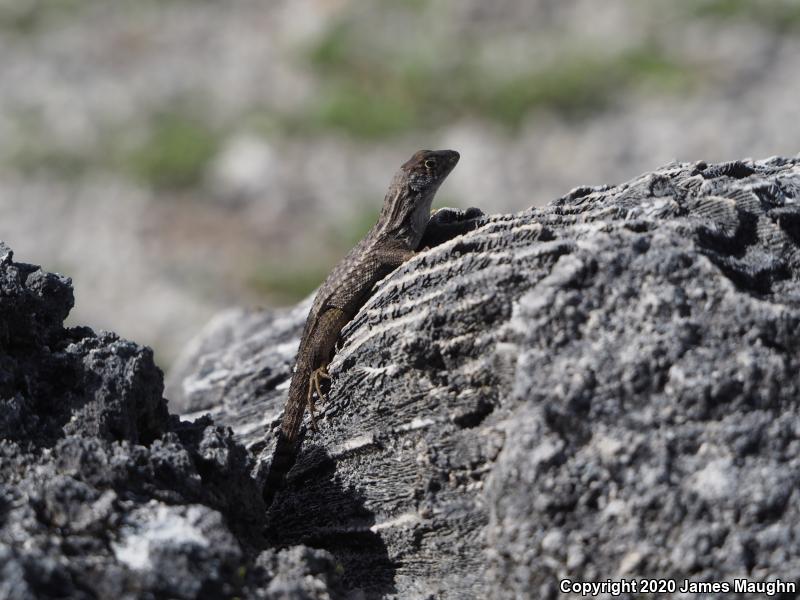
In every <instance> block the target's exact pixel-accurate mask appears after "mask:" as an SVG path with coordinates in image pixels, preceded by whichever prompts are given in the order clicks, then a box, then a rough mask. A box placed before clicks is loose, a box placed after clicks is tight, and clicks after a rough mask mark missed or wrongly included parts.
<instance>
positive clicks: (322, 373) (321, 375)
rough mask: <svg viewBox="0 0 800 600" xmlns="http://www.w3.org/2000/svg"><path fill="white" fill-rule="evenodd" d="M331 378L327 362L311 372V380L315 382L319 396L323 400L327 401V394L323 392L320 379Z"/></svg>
mask: <svg viewBox="0 0 800 600" xmlns="http://www.w3.org/2000/svg"><path fill="white" fill-rule="evenodd" d="M330 378H331V376H330V375H328V365H327V364H325V365H322V366H321V367H319V368H318V369H316V370H315V371H314V372H313V373H312V374H311V380H312V381H313V382H314V389H315V390H316V392H317V397H318V398H319V399H320V400H321V401H323V402H325V400H326V398H325V394H323V393H322V387H321V385H320V379H327V380H329V381H330Z"/></svg>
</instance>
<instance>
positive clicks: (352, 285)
mask: <svg viewBox="0 0 800 600" xmlns="http://www.w3.org/2000/svg"><path fill="white" fill-rule="evenodd" d="M459 158H460V156H459V154H458V152H456V151H454V150H420V151H419V152H417V153H415V154H414V155H413V156H412V157H411V158H410V159H409V160H407V161H406V162H405V163H404V164H403V165H402V166H401V167H400V169H399V170H398V171H397V172H396V173H395V175H394V177H393V179H392V181H391V184H390V185H389V190H388V191H387V192H386V197H385V199H384V202H383V208H382V209H381V212H380V215H379V217H378V221H377V223H375V225H374V226H373V227H372V228H371V229H370V230H369V232H367V234H366V235H365V236H364V238H362V239H361V241H360V242H358V243H357V244H356V245H355V247H354V248H353V249H352V250H351V251H350V252H349V253H348V254H347V255H346V256H345V257H344V258H343V259H342V260H341V261H340V262H339V263H338V264H337V265H336V266H335V267H334V268H333V270H332V271H331V272H330V274H329V275H328V277H327V278H326V279H325V281H324V282H323V284H322V285H321V286H320V288H319V290H318V291H317V293H316V296H315V297H314V301H313V303H312V305H311V310H310V311H309V314H308V318H307V319H306V322H305V326H304V328H303V333H302V335H301V336H300V347H299V349H298V351H297V358H296V359H295V366H294V369H293V374H292V380H291V383H290V384H289V396H288V399H287V401H286V405H285V408H284V411H283V418H282V420H281V425H280V429H279V431H278V436H277V441H276V445H275V449H274V451H273V454H272V461H271V463H270V466H269V470H268V472H267V476H266V479H265V480H264V488H263V497H264V502H265V504H266V506H267V508H269V506H270V505H271V504H272V501H273V499H274V496H275V493H276V492H277V491H278V490H279V489H280V488H281V487H282V485H283V482H284V480H285V478H286V474H287V473H288V472H289V470H290V469H291V468H292V466H293V465H294V463H295V460H296V458H297V453H298V450H299V436H300V427H301V425H302V422H303V416H304V414H305V411H306V409H308V411H309V414H310V417H311V427H312V429H314V430H316V428H317V426H316V420H315V419H314V394H315V393H316V394H317V396H318V397H319V398H320V399H323V395H322V388H321V380H323V379H330V376H329V375H328V371H327V367H328V363H329V362H330V360H331V358H332V356H333V352H334V348H335V345H336V340H337V339H338V337H339V333H340V332H341V330H342V329H343V328H344V326H345V325H347V323H348V322H350V320H352V318H353V317H354V316H355V315H356V313H357V312H358V310H359V309H360V308H361V307H362V306H363V305H364V303H365V302H366V301H367V299H368V297H369V294H370V291H371V290H372V287H373V286H374V285H375V284H376V283H377V282H378V281H380V280H381V279H383V278H384V277H385V276H386V275H388V274H389V273H390V272H392V271H393V270H394V269H396V268H397V267H399V266H400V265H401V264H403V263H404V262H406V261H407V260H409V259H410V258H411V257H413V256H414V255H415V254H416V253H417V250H418V249H419V247H420V244H421V242H422V240H423V235H424V234H425V230H426V226H427V225H428V219H429V217H430V215H431V204H432V203H433V198H434V196H435V195H436V192H437V190H438V189H439V186H440V185H441V184H442V182H443V181H444V180H445V178H447V176H448V175H449V174H450V172H451V171H452V170H453V168H454V167H455V166H456V163H458V160H459ZM470 210H472V211H476V210H477V209H470ZM477 212H478V213H479V214H482V213H481V212H480V211H479V210H477ZM470 214H471V215H472V216H475V213H474V212H473V213H469V212H468V213H467V216H468V218H469V216H470ZM443 217H444V218H443V219H442V222H443V223H444V224H445V225H447V223H446V219H447V215H443ZM430 218H431V221H433V218H432V217H430Z"/></svg>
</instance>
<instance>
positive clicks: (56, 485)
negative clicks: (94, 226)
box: [0, 243, 336, 600]
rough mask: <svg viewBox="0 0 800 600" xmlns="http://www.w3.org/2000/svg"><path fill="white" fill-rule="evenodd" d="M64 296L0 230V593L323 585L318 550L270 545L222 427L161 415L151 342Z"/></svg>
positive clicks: (171, 593) (244, 471)
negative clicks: (94, 327)
mask: <svg viewBox="0 0 800 600" xmlns="http://www.w3.org/2000/svg"><path fill="white" fill-rule="evenodd" d="M72 304H73V296H72V287H71V282H70V280H69V279H67V278H65V277H62V276H59V275H55V274H52V273H46V272H44V271H43V270H41V269H40V268H39V267H36V266H33V265H28V264H24V263H19V262H15V261H14V260H13V254H12V252H11V250H10V249H9V248H8V247H7V246H5V245H3V244H2V243H0V599H3V600H6V599H13V600H17V599H20V600H22V599H33V598H70V599H73V598H75V599H88V598H118V599H129V598H131V599H132V598H226V597H231V596H233V595H236V594H239V595H246V596H258V597H266V598H286V597H295V598H304V597H313V598H326V597H329V595H328V580H329V578H331V582H332V585H331V589H334V590H335V589H336V587H335V582H334V579H335V577H336V574H335V563H334V562H333V559H332V557H330V555H328V554H326V553H325V552H322V551H319V550H313V549H310V548H296V549H292V550H291V551H277V550H271V549H269V548H268V547H267V546H266V544H265V542H264V539H263V537H262V532H263V528H264V514H265V510H264V505H263V502H262V501H261V494H260V488H259V487H258V485H257V483H256V480H254V478H253V477H252V475H251V470H252V469H253V467H254V466H255V463H254V461H253V459H252V457H251V456H250V454H249V453H248V452H247V451H246V450H245V448H243V447H242V446H241V445H240V444H238V443H237V442H236V441H235V440H234V439H233V437H232V434H231V432H230V431H229V430H227V429H225V428H224V427H221V426H217V425H214V424H213V423H212V422H211V420H210V419H208V418H202V419H198V420H196V421H194V422H191V423H190V422H185V421H184V422H181V421H179V419H177V417H174V416H170V415H169V414H168V412H167V403H166V401H165V400H164V398H163V397H162V391H163V382H162V379H163V377H162V373H161V371H160V370H159V369H158V368H157V367H156V365H155V364H154V362H153V355H152V352H151V350H150V349H149V348H144V347H142V346H138V345H137V344H134V343H132V342H129V341H126V340H122V339H120V338H118V337H117V336H116V335H114V334H113V333H108V332H101V333H99V334H95V333H94V332H92V331H91V330H90V329H87V328H72V329H65V328H64V327H63V326H62V322H63V320H64V318H65V317H66V316H67V313H68V312H69V310H70V308H71V307H72Z"/></svg>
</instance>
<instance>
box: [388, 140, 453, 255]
mask: <svg viewBox="0 0 800 600" xmlns="http://www.w3.org/2000/svg"><path fill="white" fill-rule="evenodd" d="M458 159H459V154H458V152H456V151H455V150H420V151H419V152H417V153H416V154H414V156H412V157H411V158H410V159H408V160H407V161H406V162H405V163H403V166H402V167H400V170H399V171H397V173H396V174H395V176H394V179H393V180H392V185H391V186H390V187H389V192H388V193H387V194H386V201H385V202H384V206H383V212H382V213H381V217H380V220H379V221H378V227H380V229H381V230H382V231H384V232H385V233H387V234H389V235H392V236H393V237H396V238H399V239H402V240H404V242H405V243H406V244H407V245H408V246H409V247H410V248H416V247H417V245H418V244H419V242H420V240H421V239H422V235H423V233H424V232H425V226H426V225H427V223H428V219H429V218H430V213H431V204H432V203H433V197H434V196H435V195H436V190H438V189H439V186H440V185H441V184H442V182H443V181H444V180H445V179H446V178H447V176H448V175H449V174H450V171H452V170H453V167H455V166H456V163H457V162H458Z"/></svg>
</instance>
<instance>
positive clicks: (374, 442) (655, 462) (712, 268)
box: [170, 158, 800, 598]
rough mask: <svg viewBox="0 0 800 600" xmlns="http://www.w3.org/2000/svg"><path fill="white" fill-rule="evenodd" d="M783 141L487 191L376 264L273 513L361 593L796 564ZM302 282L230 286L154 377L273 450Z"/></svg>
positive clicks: (793, 371) (797, 260)
mask: <svg viewBox="0 0 800 600" xmlns="http://www.w3.org/2000/svg"><path fill="white" fill-rule="evenodd" d="M798 203H800V160H798V159H783V158H772V159H768V160H764V161H750V160H747V161H737V162H733V163H726V164H723V165H711V166H709V165H706V164H705V163H694V164H671V165H668V166H666V167H664V168H661V169H659V170H657V171H654V172H652V173H647V174H644V175H642V176H641V177H638V178H636V179H634V180H632V181H630V182H628V183H625V184H622V185H619V186H615V187H610V186H604V187H595V188H592V187H583V188H578V189H576V190H573V191H572V192H571V193H569V194H567V195H566V196H564V197H562V198H560V199H558V200H556V201H554V202H553V203H551V204H550V205H548V206H547V207H544V208H542V209H531V210H527V211H524V212H521V213H518V214H514V215H498V216H492V217H484V218H482V219H479V220H478V221H477V223H476V224H477V226H478V228H477V229H476V230H475V231H473V232H471V233H469V234H467V235H465V236H463V237H460V238H457V239H454V240H452V241H449V242H445V243H443V244H441V245H439V246H436V247H434V248H433V249H431V250H429V251H426V252H424V253H422V254H420V255H419V256H418V257H416V258H414V259H412V260H411V261H409V262H408V263H406V264H405V265H403V266H402V267H400V268H399V269H397V270H396V271H395V272H393V273H392V274H391V275H390V276H388V277H387V278H386V279H384V280H383V281H382V282H381V283H379V284H378V285H377V286H376V289H375V291H374V294H373V296H372V297H371V299H370V300H369V301H368V303H367V304H366V306H365V307H364V308H363V309H362V310H361V311H360V312H359V314H358V315H357V316H356V318H355V319H354V320H353V321H352V323H350V324H349V325H348V326H347V327H346V328H345V330H344V331H343V332H342V339H341V348H340V349H339V351H338V353H337V355H336V358H335V360H334V361H333V363H332V364H331V365H330V373H331V375H332V382H331V387H330V390H329V398H328V402H327V403H326V404H324V405H323V406H322V411H321V414H320V415H319V417H318V422H319V424H320V431H319V432H317V433H308V434H307V435H306V438H305V442H304V445H303V451H302V454H301V456H300V458H299V460H298V463H297V464H296V465H295V467H294V469H293V470H292V472H291V473H290V475H289V478H288V482H287V487H286V489H284V490H283V491H281V492H280V493H279V494H278V496H277V498H276V501H275V503H274V505H273V506H272V507H271V509H270V511H269V514H268V521H269V523H268V524H269V528H268V531H269V535H270V542H271V543H272V544H280V545H286V546H292V545H294V544H300V543H303V544H306V545H310V546H313V547H315V548H320V549H324V550H327V551H328V552H330V553H331V554H332V555H333V556H334V557H335V558H336V560H338V561H339V562H340V563H341V564H342V565H343V574H342V577H343V585H344V587H345V588H346V589H349V590H362V591H363V592H364V593H365V594H366V595H367V596H369V597H373V596H375V597H378V596H396V597H399V598H417V597H447V598H485V597H493V598H520V597H541V598H548V597H555V596H556V595H557V594H558V586H559V580H560V579H562V578H570V579H573V580H576V581H597V580H605V579H608V578H619V577H622V576H625V577H629V578H630V577H635V576H657V577H674V578H677V579H679V580H680V581H682V580H683V579H684V578H689V579H692V580H697V581H722V580H731V579H732V578H733V577H734V576H740V577H742V576H744V577H749V578H751V579H752V580H774V579H776V578H780V579H783V580H784V581H786V580H789V581H794V580H793V577H795V576H796V573H797V572H798V570H800V550H799V549H798V546H797V544H796V542H795V541H796V540H797V539H798V538H800V529H799V528H798V527H799V526H798V522H800V514H799V513H800V511H798V504H797V502H796V501H793V495H794V490H795V489H796V488H797V486H798V484H800V458H798V456H800V443H798V437H799V436H800V419H798V416H800V415H798V413H799V412H800V394H799V393H798V392H800V375H798V374H799V373H800V358H798V357H799V356H800V354H799V353H798V350H800V283H798V282H799V281H800V254H798V249H800V246H799V245H800V209H798ZM306 310H307V303H305V304H303V305H301V306H299V307H297V308H296V309H294V310H292V311H287V312H274V313H258V312H244V311H239V312H233V313H228V314H227V315H225V316H223V317H221V318H220V320H218V321H217V322H216V323H215V324H214V325H213V327H212V328H211V332H210V333H209V334H208V335H207V336H201V338H200V340H199V341H197V342H196V343H195V344H194V346H193V348H194V349H193V350H192V352H191V354H190V355H188V356H187V357H186V358H185V359H184V361H183V362H182V364H181V367H180V368H179V369H178V371H176V372H175V373H173V376H172V377H171V381H172V384H171V387H170V390H171V391H170V397H171V399H172V401H174V402H175V403H176V404H177V405H179V406H181V407H183V409H185V410H186V411H193V410H197V411H206V410H208V411H209V412H211V414H212V415H213V418H214V420H215V421H216V422H217V423H219V424H223V425H227V426H230V427H231V428H233V430H234V432H235V437H236V439H237V440H239V441H241V442H242V443H243V444H245V445H246V446H247V447H248V448H249V449H250V450H251V451H253V452H254V453H257V454H258V455H259V457H260V459H261V460H262V461H263V460H268V458H269V456H270V452H271V448H272V445H273V442H274V435H273V431H274V428H275V426H276V425H277V423H278V419H279V416H280V412H281V409H282V405H283V401H284V397H285V394H286V389H287V387H288V379H289V376H290V368H291V364H292V360H293V354H294V352H295V350H296V347H297V342H298V340H297V336H298V335H299V332H300V330H301V327H302V321H303V319H304V317H305V312H306Z"/></svg>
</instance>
